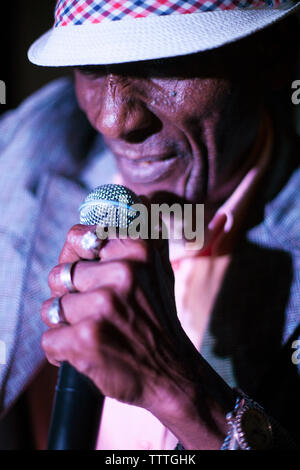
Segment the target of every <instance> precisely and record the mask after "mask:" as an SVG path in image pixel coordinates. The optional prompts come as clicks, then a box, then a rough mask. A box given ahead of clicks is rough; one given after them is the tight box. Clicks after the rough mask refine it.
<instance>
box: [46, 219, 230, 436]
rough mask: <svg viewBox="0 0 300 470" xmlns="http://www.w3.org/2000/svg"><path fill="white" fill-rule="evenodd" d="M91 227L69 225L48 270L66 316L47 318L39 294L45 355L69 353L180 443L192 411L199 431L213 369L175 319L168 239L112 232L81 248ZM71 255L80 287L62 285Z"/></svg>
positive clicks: (57, 358)
mask: <svg viewBox="0 0 300 470" xmlns="http://www.w3.org/2000/svg"><path fill="white" fill-rule="evenodd" d="M90 230H91V227H86V226H79V225H77V226H75V227H73V228H72V229H71V230H70V232H69V234H68V238H67V241H66V243H65V245H64V247H63V250H62V253H61V255H60V259H59V263H60V264H59V265H58V266H56V267H55V268H54V269H53V270H52V271H51V272H50V275H49V285H50V288H51V295H52V297H59V298H60V303H61V308H62V313H63V316H64V318H65V320H66V324H59V325H58V326H54V327H53V325H51V324H49V323H48V320H47V310H48V308H49V304H50V302H51V299H50V300H49V301H46V302H44V304H43V308H42V316H43V319H44V321H45V322H46V323H47V324H48V326H50V327H51V329H50V330H49V331H48V332H46V333H45V334H44V336H43V340H42V345H43V348H44V350H45V352H46V355H47V357H48V360H49V361H50V362H51V363H52V364H55V365H59V363H60V362H61V361H68V362H69V363H70V364H72V365H73V366H74V367H75V368H77V369H78V370H79V371H80V372H82V373H83V374H85V375H87V376H88V377H89V378H90V379H92V380H93V382H94V383H95V384H96V385H97V387H98V388H99V389H100V390H101V392H102V393H103V394H104V395H106V396H109V397H112V398H116V399H118V400H120V401H123V402H126V403H129V404H132V405H136V406H141V407H143V408H146V409H148V410H149V411H150V412H152V413H153V414H154V415H155V416H157V417H158V419H160V420H161V421H162V422H163V423H164V424H165V425H167V426H168V427H169V428H170V429H171V430H172V431H173V432H174V433H175V434H176V435H177V436H178V438H179V439H181V441H182V442H183V443H185V439H186V433H187V430H186V428H188V429H189V432H191V431H190V429H192V428H195V425H194V424H193V426H191V423H192V422H193V423H194V422H195V418H196V427H199V426H200V428H201V427H202V433H203V416H204V415H205V412H204V413H203V412H202V414H203V416H202V417H201V416H200V415H201V413H200V414H199V410H198V408H199V403H198V399H199V396H200V395H201V398H202V406H203V405H205V397H204V396H203V389H204V388H203V386H202V382H203V379H205V377H206V375H207V374H208V373H209V377H208V379H209V381H210V382H211V381H212V378H213V377H214V375H213V374H211V369H210V368H209V366H208V365H207V364H206V363H205V361H204V360H203V359H202V358H201V356H200V355H199V354H198V352H197V351H196V350H195V349H194V346H193V345H192V343H191V342H190V341H189V339H188V338H187V336H186V334H185V333H184V331H183V329H182V327H181V325H180V322H179V321H178V318H177V314H176V307H175V298H174V284H173V275H172V270H171V266H170V263H169V259H168V253H167V249H166V248H167V245H166V244H165V243H155V242H154V241H153V240H147V241H145V240H131V239H126V240H122V239H116V240H108V241H106V242H104V243H103V244H102V246H100V247H99V252H98V254H96V253H95V252H92V251H89V252H85V250H83V249H82V247H81V243H80V242H81V239H82V237H83V235H84V234H85V233H86V232H87V231H90ZM74 261H77V263H76V265H75V268H74V272H73V283H74V285H75V287H76V288H77V290H78V292H76V293H68V292H67V289H66V288H65V286H64V285H63V284H62V283H61V280H60V272H61V269H62V267H63V264H64V263H66V262H74ZM215 375H216V374H215ZM215 383H216V384H217V381H216V380H215ZM210 400H211V402H212V403H213V399H212V397H210ZM204 408H205V406H204ZM209 408H210V407H209ZM211 408H212V409H213V408H214V405H212V406H211ZM196 410H197V413H195V411H196ZM222 416H223V415H222ZM204 421H205V420H204ZM206 425H207V423H206V424H205V426H206ZM178 426H179V428H178ZM198 433H199V431H198ZM183 434H184V435H183ZM206 434H207V430H206ZM193 435H195V429H194V430H193ZM182 436H183V437H182ZM193 439H194V438H193ZM186 442H187V440H186ZM190 442H191V441H190V440H188V445H190ZM218 444H219V442H218ZM185 445H187V444H185ZM193 445H194V444H193Z"/></svg>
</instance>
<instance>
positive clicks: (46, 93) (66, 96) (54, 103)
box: [0, 78, 75, 149]
mask: <svg viewBox="0 0 300 470" xmlns="http://www.w3.org/2000/svg"><path fill="white" fill-rule="evenodd" d="M74 107H75V95H74V90H73V84H72V80H71V79H69V78H62V79H59V80H55V81H54V82H51V83H49V84H47V85H46V86H44V87H43V88H41V89H40V90H38V91H37V92H35V93H34V94H33V95H31V96H29V97H28V98H27V99H25V100H24V101H23V102H22V103H21V104H20V105H19V106H18V107H17V108H16V109H14V110H11V111H8V112H7V113H5V114H4V115H3V116H1V119H0V131H1V132H0V149H3V147H4V146H5V145H7V144H9V142H10V141H11V138H12V137H13V136H14V135H16V134H18V133H20V132H22V131H24V132H25V130H27V131H29V130H30V129H31V128H33V127H34V128H36V124H37V123H38V124H39V126H38V128H40V126H41V125H42V124H43V118H44V117H45V116H46V115H48V117H49V115H50V117H51V115H52V114H55V115H56V116H60V115H64V114H66V113H68V112H70V111H71V109H72V108H74Z"/></svg>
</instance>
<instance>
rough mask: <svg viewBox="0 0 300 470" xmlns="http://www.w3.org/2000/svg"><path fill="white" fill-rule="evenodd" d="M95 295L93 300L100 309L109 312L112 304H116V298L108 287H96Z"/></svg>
mask: <svg viewBox="0 0 300 470" xmlns="http://www.w3.org/2000/svg"><path fill="white" fill-rule="evenodd" d="M96 293H97V295H96V297H95V301H96V304H97V307H98V308H99V309H101V312H102V311H104V312H105V311H106V312H109V311H111V310H112V309H113V307H114V305H115V304H116V298H115V294H114V292H113V291H112V290H111V289H109V288H101V287H99V289H97V291H96Z"/></svg>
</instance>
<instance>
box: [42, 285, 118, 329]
mask: <svg viewBox="0 0 300 470" xmlns="http://www.w3.org/2000/svg"><path fill="white" fill-rule="evenodd" d="M52 302H53V298H50V299H48V300H46V301H45V302H44V303H43V305H42V309H41V316H42V320H43V321H44V323H45V324H46V325H47V326H49V327H52V328H53V327H57V325H54V324H53V323H52V322H51V320H50V319H49V316H48V313H49V309H50V308H51V304H52ZM122 310H123V305H121V302H120V300H119V299H118V298H117V296H116V295H115V294H114V292H113V291H112V290H111V289H108V288H100V289H95V290H93V291H89V292H83V293H75V294H73V293H72V294H66V295H64V296H62V297H61V298H60V315H61V317H62V319H63V320H64V321H65V322H66V323H68V324H75V323H78V322H80V321H82V320H84V319H85V318H89V317H90V318H94V319H100V318H102V317H104V316H107V315H111V314H112V313H113V312H114V311H119V312H121V311H122Z"/></svg>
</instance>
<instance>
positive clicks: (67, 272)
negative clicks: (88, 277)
mask: <svg viewBox="0 0 300 470" xmlns="http://www.w3.org/2000/svg"><path fill="white" fill-rule="evenodd" d="M75 264H76V262H74V263H66V264H65V265H64V267H63V269H62V271H61V273H60V279H61V281H62V283H63V284H64V286H65V287H66V288H67V289H68V291H69V292H77V289H76V287H75V286H74V284H73V281H72V272H73V268H74V265H75Z"/></svg>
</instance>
